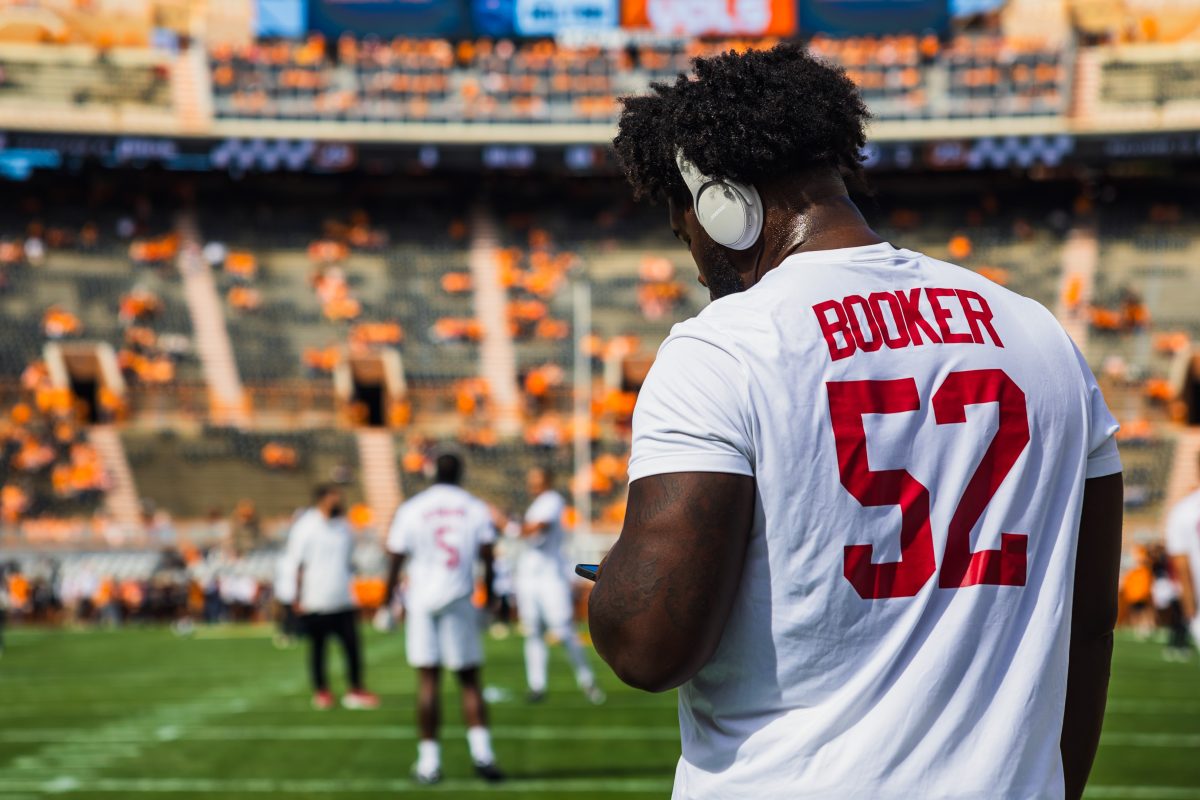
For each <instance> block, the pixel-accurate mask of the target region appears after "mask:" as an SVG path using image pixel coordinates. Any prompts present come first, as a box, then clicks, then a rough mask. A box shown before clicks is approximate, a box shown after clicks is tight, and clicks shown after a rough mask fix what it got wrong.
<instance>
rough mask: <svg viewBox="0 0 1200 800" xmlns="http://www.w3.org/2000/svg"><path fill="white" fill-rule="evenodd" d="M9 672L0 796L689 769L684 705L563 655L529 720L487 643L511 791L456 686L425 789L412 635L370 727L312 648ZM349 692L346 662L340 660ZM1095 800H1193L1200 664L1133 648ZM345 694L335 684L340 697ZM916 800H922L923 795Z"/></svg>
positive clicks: (85, 660)
mask: <svg viewBox="0 0 1200 800" xmlns="http://www.w3.org/2000/svg"><path fill="white" fill-rule="evenodd" d="M8 643H9V648H8V650H7V652H6V654H5V655H4V657H3V658H2V659H0V797H2V798H5V800H9V799H10V798H33V797H45V796H55V795H57V796H66V797H81V796H89V797H93V796H94V797H101V796H103V797H106V798H112V797H128V798H134V799H135V800H142V798H152V797H161V798H180V797H198V796H205V797H212V798H229V799H230V800H233V799H235V798H251V797H254V798H261V797H263V796H264V795H270V794H277V795H286V796H287V797H294V798H304V797H311V798H316V797H323V798H328V797H354V798H384V797H395V796H398V795H400V796H413V797H415V796H418V795H420V794H422V793H428V794H437V795H439V796H451V797H462V798H468V797H478V796H479V795H480V794H481V793H488V792H496V793H499V794H501V795H502V796H505V797H534V798H553V797H571V798H586V797H613V796H620V797H623V798H630V800H633V799H634V798H662V797H667V796H669V792H670V787H671V776H672V774H673V769H674V762H675V759H676V757H677V756H678V752H679V751H678V733H677V730H676V727H675V710H674V695H673V694H669V695H662V696H651V695H645V694H641V693H639V692H635V691H632V690H629V689H624V688H621V687H619V686H618V685H617V682H616V680H615V678H613V677H612V675H611V674H609V673H607V671H603V672H602V673H601V675H602V680H603V681H604V686H605V688H606V689H608V691H609V700H608V702H607V703H606V704H605V705H604V706H602V707H599V708H595V707H592V706H590V705H588V704H587V703H586V702H585V700H584V699H583V697H582V696H581V695H580V694H579V693H578V692H577V691H575V689H574V685H573V683H572V681H571V677H570V674H569V670H568V668H567V664H566V660H565V657H564V655H563V654H562V652H561V650H559V649H557V648H556V649H555V650H554V651H553V660H552V662H551V673H552V681H551V693H550V697H549V699H548V700H547V702H546V703H544V704H542V705H539V706H533V707H531V706H527V705H526V704H525V702H524V692H523V690H522V685H523V678H522V674H523V673H522V668H521V661H520V659H521V646H520V642H519V640H518V639H516V638H509V639H507V640H505V641H498V642H497V641H493V642H490V643H489V662H488V666H487V669H486V673H485V677H486V682H487V684H488V686H489V687H490V690H489V694H490V695H491V696H492V697H493V699H494V702H493V704H492V726H493V731H494V737H495V743H496V750H497V753H498V755H499V758H500V760H501V763H502V765H503V766H504V767H505V769H507V770H508V772H509V773H510V775H511V780H510V781H508V782H507V783H505V784H502V785H500V786H499V787H493V786H489V785H486V784H483V783H481V782H479V781H477V780H475V779H474V778H473V777H472V775H471V772H470V766H469V764H468V760H467V753H466V743H465V741H464V737H463V735H462V734H463V731H462V727H461V724H460V716H459V711H458V708H457V696H456V694H455V693H453V686H451V685H447V686H446V687H445V691H446V696H445V700H446V706H445V712H444V717H445V721H444V725H445V730H444V736H443V768H444V772H445V774H446V780H445V781H444V782H443V783H442V784H440V785H439V786H436V787H431V788H426V787H416V786H414V785H413V784H411V783H410V782H409V780H408V778H407V775H408V770H409V767H410V766H411V764H412V762H413V761H414V758H415V752H416V746H415V740H414V730H413V724H412V717H413V694H412V692H413V678H412V674H411V671H410V670H409V669H407V667H406V666H405V664H404V660H403V637H402V636H400V635H398V634H393V635H390V636H380V635H377V634H374V633H371V634H369V635H368V641H367V654H368V662H369V672H368V678H369V682H370V683H371V685H372V687H373V688H374V689H375V690H377V691H379V692H380V693H381V694H382V697H383V708H382V709H380V710H379V711H374V712H362V711H360V712H350V711H344V710H341V709H337V710H334V711H327V712H318V711H313V710H311V709H310V708H309V706H308V699H309V698H308V692H307V687H306V685H305V675H304V671H303V652H304V651H303V649H301V648H297V649H292V650H285V651H280V650H276V649H274V648H273V647H272V646H271V642H270V638H269V631H268V630H266V629H264V628H224V627H222V628H216V629H212V630H204V631H200V632H199V633H198V634H197V635H196V636H195V637H193V638H188V639H181V638H178V637H176V636H174V635H173V634H172V633H171V632H169V631H167V630H163V629H145V630H124V631H94V632H83V633H79V632H60V631H41V630H16V631H10V632H9V637H8ZM331 655H332V656H334V661H333V663H334V664H335V665H336V667H337V669H335V671H334V675H335V678H339V677H340V674H341V673H340V653H339V652H338V651H337V650H336V648H335V649H334V650H333V651H332V653H331ZM1114 672H1115V674H1114V679H1113V689H1112V696H1111V700H1110V704H1109V714H1108V721H1107V724H1106V726H1105V734H1104V741H1103V744H1102V746H1101V749H1100V755H1099V758H1098V763H1097V766H1096V769H1095V771H1094V772H1093V776H1092V785H1091V787H1090V788H1089V790H1088V796H1089V797H1097V798H1130V800H1155V799H1156V798H1162V799H1163V800H1186V799H1187V798H1197V800H1200V665H1197V663H1196V660H1195V658H1193V660H1192V661H1191V662H1189V663H1185V664H1176V663H1166V662H1164V661H1163V659H1162V657H1161V650H1160V648H1159V646H1157V645H1153V644H1147V643H1139V642H1135V641H1133V640H1132V639H1130V638H1128V637H1126V636H1122V637H1121V638H1120V640H1119V642H1118V647H1117V658H1116V666H1115V670H1114ZM336 685H337V684H335V686H336ZM914 800H917V799H916V798H914Z"/></svg>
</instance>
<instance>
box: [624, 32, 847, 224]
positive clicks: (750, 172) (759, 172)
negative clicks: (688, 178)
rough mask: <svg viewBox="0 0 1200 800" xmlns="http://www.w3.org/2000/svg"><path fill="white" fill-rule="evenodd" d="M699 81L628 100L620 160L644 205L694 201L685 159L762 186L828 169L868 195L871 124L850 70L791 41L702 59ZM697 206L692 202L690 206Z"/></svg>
mask: <svg viewBox="0 0 1200 800" xmlns="http://www.w3.org/2000/svg"><path fill="white" fill-rule="evenodd" d="M692 66H693V70H694V72H695V75H694V77H689V76H687V75H683V74H680V75H679V77H678V78H677V79H676V80H675V82H674V83H673V84H671V83H654V84H651V86H650V89H651V92H650V94H647V95H640V96H633V97H625V98H622V102H623V103H624V109H623V111H622V112H621V119H620V123H619V127H618V133H617V137H616V139H614V140H613V146H614V148H615V149H616V153H617V160H618V162H619V163H620V164H621V167H622V168H623V169H624V171H625V176H626V177H627V178H628V179H629V182H630V183H631V184H632V185H633V189H634V194H635V196H636V197H638V198H643V197H645V198H649V199H650V200H652V201H654V202H658V203H663V202H666V200H667V199H668V198H669V197H675V198H677V199H683V198H688V197H689V195H688V191H687V188H686V187H685V186H684V184H683V180H682V179H681V178H680V177H679V170H678V168H677V167H676V165H675V151H676V150H677V149H679V148H682V149H683V152H684V154H685V155H686V156H687V157H688V158H689V159H691V161H692V162H693V163H694V164H695V165H696V166H697V167H699V168H700V171H701V172H703V173H704V174H706V175H714V176H719V177H722V178H732V179H734V180H738V181H744V182H746V183H755V182H756V181H759V180H761V179H763V178H766V177H768V176H780V175H789V174H793V173H796V172H799V171H800V170H803V169H805V168H808V167H813V166H816V165H818V164H828V165H830V166H832V167H836V168H837V169H838V170H839V171H840V172H841V173H842V175H843V177H845V178H846V179H847V182H848V184H849V185H850V186H851V187H852V188H856V189H865V188H866V181H865V180H864V178H863V172H862V156H861V152H862V149H863V147H864V146H865V145H866V143H867V137H866V132H865V131H864V126H865V124H866V121H867V119H869V117H870V112H869V111H867V107H866V105H864V104H863V101H862V98H861V97H860V96H859V93H858V87H857V86H855V85H854V82H853V81H851V80H850V78H848V77H847V76H846V71H845V70H844V69H841V68H840V67H835V66H832V65H830V64H826V63H825V62H823V61H820V60H818V59H817V58H814V57H813V56H812V55H810V54H809V53H808V51H807V50H805V49H804V48H803V47H800V46H798V45H795V44H791V43H784V44H779V45H776V46H775V47H773V48H771V49H770V50H749V51H746V52H744V53H737V52H734V51H732V50H730V51H728V52H725V53H721V54H720V55H717V56H713V57H711V58H697V59H694V60H693V61H692ZM688 204H689V205H690V199H689V200H688Z"/></svg>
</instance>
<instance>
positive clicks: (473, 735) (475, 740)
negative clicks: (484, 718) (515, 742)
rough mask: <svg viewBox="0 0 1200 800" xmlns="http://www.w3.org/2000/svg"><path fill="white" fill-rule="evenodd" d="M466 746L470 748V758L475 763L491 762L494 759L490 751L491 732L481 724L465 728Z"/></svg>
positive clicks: (493, 754)
mask: <svg viewBox="0 0 1200 800" xmlns="http://www.w3.org/2000/svg"><path fill="white" fill-rule="evenodd" d="M467 747H469V748H471V760H472V761H474V762H475V763H476V764H491V763H492V762H493V761H495V760H496V754H495V753H493V752H492V734H491V733H489V732H488V729H487V728H485V727H483V726H482V725H477V726H475V727H474V728H467Z"/></svg>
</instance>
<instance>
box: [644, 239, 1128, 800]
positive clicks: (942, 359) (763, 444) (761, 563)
mask: <svg viewBox="0 0 1200 800" xmlns="http://www.w3.org/2000/svg"><path fill="white" fill-rule="evenodd" d="M868 315H869V317H868ZM880 319H882V320H883V322H882V325H883V328H882V329H881V328H880V325H881V323H880V321H879V320H880ZM1116 430H1117V423H1116V421H1115V420H1114V419H1113V417H1112V416H1111V415H1110V414H1109V412H1108V409H1107V407H1106V406H1105V403H1104V399H1103V397H1102V396H1101V394H1100V390H1099V388H1098V387H1097V385H1096V381H1095V378H1094V377H1093V376H1092V373H1091V371H1090V370H1089V369H1088V366H1087V364H1086V363H1085V362H1084V361H1083V359H1082V357H1081V356H1080V355H1079V353H1078V351H1077V350H1076V349H1075V348H1074V346H1073V345H1072V343H1071V341H1070V339H1069V338H1068V337H1067V335H1066V333H1065V332H1064V331H1063V330H1062V328H1061V327H1060V326H1059V324H1058V323H1057V322H1056V321H1055V319H1054V318H1053V316H1051V314H1050V313H1049V312H1047V311H1046V310H1045V309H1044V308H1043V307H1042V306H1040V305H1038V304H1037V303H1035V302H1033V301H1032V300H1028V299H1026V298H1024V297H1021V296H1019V295H1016V294H1014V293H1012V292H1010V291H1008V290H1006V289H1004V288H1001V287H1000V286H997V285H996V284H994V283H991V282H989V281H987V280H986V279H984V278H981V277H979V276H978V275H975V274H974V273H971V272H968V271H966V270H963V269H961V268H959V267H956V266H953V265H951V264H947V263H944V262H940V261H936V260H934V259H931V258H928V257H926V256H923V255H920V254H917V253H914V252H911V251H907V250H897V249H895V248H893V247H892V246H891V245H889V244H879V245H871V246H866V247H855V248H847V249H842V250H829V251H821V252H811V253H803V254H798V255H794V256H792V257H790V258H788V259H787V260H786V261H785V262H784V263H783V264H782V265H781V266H779V267H778V268H777V269H775V270H773V271H771V272H769V273H767V275H766V276H765V277H764V278H763V279H762V280H761V281H760V282H759V283H758V284H757V285H755V286H754V287H752V288H751V289H750V290H748V291H746V292H742V293H739V294H735V295H731V296H729V297H726V298H723V299H721V300H718V301H716V302H714V303H712V304H711V305H710V306H709V307H708V308H706V309H705V310H704V311H703V312H701V313H700V314H699V315H698V316H697V317H695V318H694V319H691V320H688V321H686V322H683V323H681V324H679V325H676V326H675V328H674V329H673V330H672V332H671V335H670V336H669V337H668V339H667V340H666V341H665V342H664V343H663V345H662V347H661V349H660V350H659V354H658V359H657V361H656V362H655V363H654V366H653V368H652V369H651V370H650V373H649V375H648V376H647V378H646V383H645V385H644V386H643V388H642V391H641V395H640V396H639V398H638V402H637V408H636V410H635V412H634V419H633V452H632V455H631V458H630V463H629V477H630V480H632V481H636V480H638V479H640V478H644V477H646V476H648V475H654V474H661V473H671V472H687V471H700V472H725V473H732V474H740V475H749V476H753V477H754V478H755V479H756V486H757V494H758V498H757V509H756V513H755V519H754V525H753V531H752V534H751V538H750V542H749V546H748V550H747V557H746V563H745V567H744V570H743V573H742V577H741V581H740V584H739V587H738V590H737V594H736V597H735V600H734V604H733V609H732V613H731V614H730V617H729V621H728V623H727V624H726V626H725V630H724V633H723V635H722V639H721V642H720V644H719V646H718V648H717V651H716V653H715V654H714V655H713V657H712V659H711V660H710V661H709V663H708V664H707V665H705V666H704V667H703V668H702V669H701V670H700V672H699V673H697V675H696V676H695V677H694V678H693V679H692V680H691V681H689V682H688V683H687V684H685V685H684V686H683V687H681V689H680V692H679V718H680V728H681V734H682V740H683V742H682V744H683V757H682V758H681V759H680V762H679V767H678V770H677V772H676V784H675V797H677V798H708V797H731V798H733V797H754V798H761V800H767V799H768V798H788V799H789V800H792V799H793V798H837V800H849V799H850V798H871V800H888V799H889V798H897V800H912V798H922V800H935V799H936V798H968V797H969V798H985V797H986V798H1016V797H1019V798H1023V799H1027V798H1058V797H1062V795H1063V791H1064V789H1063V773H1062V763H1061V757H1060V755H1059V734H1060V731H1061V727H1062V717H1063V708H1064V702H1065V689H1066V673H1067V654H1068V639H1069V627H1070V618H1071V597H1072V585H1073V573H1074V564H1075V552H1076V542H1077V538H1078V533H1079V517H1080V511H1081V508H1082V500H1083V488H1084V481H1085V479H1086V478H1092V477H1099V476H1102V475H1108V474H1111V473H1115V472H1119V471H1120V469H1121V465H1120V458H1119V456H1118V454H1117V450H1116V445H1115V443H1114V440H1113V438H1112V436H1113V434H1114V433H1115V432H1116ZM985 453H986V454H987V455H986V456H985ZM984 461H986V463H987V464H988V465H990V466H983V467H982V468H980V465H981V462H984ZM839 465H840V466H839ZM977 470H978V477H976V478H973V476H974V475H976V473H977ZM902 498H903V501H904V506H903V509H904V511H903V528H904V536H905V538H906V540H907V541H908V543H907V545H906V549H905V556H904V559H903V562H902V564H903V566H880V565H883V564H886V563H888V562H896V561H897V560H898V559H900V556H901V538H902V537H901V528H902V512H901V507H898V505H897V501H899V500H901V499H902ZM960 498H965V499H962V500H961V501H960ZM956 508H957V509H958V511H957V512H956ZM977 520H978V521H977ZM951 529H953V531H954V533H951ZM1002 532H1003V533H1002ZM1002 542H1003V549H1004V554H1003V556H1002V557H1001V553H1000V551H999V548H1000V547H1001V545H1002ZM978 551H990V552H989V553H988V555H986V556H981V555H976V556H974V557H972V556H971V555H970V554H971V553H972V552H978ZM985 564H990V566H985ZM980 579H981V580H980ZM973 582H975V583H977V585H968V584H971V583H973ZM999 584H1007V585H999Z"/></svg>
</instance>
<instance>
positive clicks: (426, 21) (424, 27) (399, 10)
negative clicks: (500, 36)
mask: <svg viewBox="0 0 1200 800" xmlns="http://www.w3.org/2000/svg"><path fill="white" fill-rule="evenodd" d="M308 28H309V30H312V31H318V32H320V33H324V34H325V35H326V36H330V37H337V36H340V35H341V34H343V33H352V34H354V35H356V36H366V35H369V34H374V35H376V36H385V37H392V36H469V35H470V33H471V24H470V19H469V15H468V13H467V3H466V0H308Z"/></svg>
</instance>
